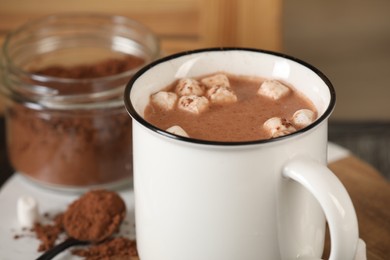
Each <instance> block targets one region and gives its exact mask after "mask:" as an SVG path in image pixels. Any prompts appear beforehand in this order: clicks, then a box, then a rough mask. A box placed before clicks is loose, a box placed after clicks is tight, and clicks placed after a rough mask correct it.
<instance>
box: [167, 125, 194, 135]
mask: <svg viewBox="0 0 390 260" xmlns="http://www.w3.org/2000/svg"><path fill="white" fill-rule="evenodd" d="M167 132H170V133H172V134H175V135H181V136H184V137H189V136H188V134H187V133H186V131H184V129H183V128H181V127H180V126H178V125H174V126H171V127H170V128H168V129H167Z"/></svg>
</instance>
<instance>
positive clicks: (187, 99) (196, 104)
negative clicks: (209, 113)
mask: <svg viewBox="0 0 390 260" xmlns="http://www.w3.org/2000/svg"><path fill="white" fill-rule="evenodd" d="M208 107H209V100H208V99H207V98H206V97H203V96H202V97H198V96H195V95H190V96H182V97H180V99H179V103H178V108H179V109H181V110H184V111H187V112H190V113H193V114H200V113H202V112H203V111H205V110H206V109H207V108H208Z"/></svg>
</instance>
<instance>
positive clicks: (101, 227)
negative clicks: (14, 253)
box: [14, 190, 138, 260]
mask: <svg viewBox="0 0 390 260" xmlns="http://www.w3.org/2000/svg"><path fill="white" fill-rule="evenodd" d="M125 214H126V206H125V204H124V202H123V200H122V199H121V197H120V196H119V195H118V194H117V193H115V192H112V191H107V190H92V191H89V192H87V193H85V194H84V195H83V196H81V197H80V198H79V199H77V200H75V201H74V202H72V203H71V204H70V205H69V206H68V208H67V210H66V211H65V212H61V213H59V214H57V215H54V216H53V217H50V216H49V215H48V214H45V218H46V219H51V223H49V224H41V223H36V224H35V225H34V227H33V228H32V229H31V231H32V232H34V233H35V235H36V238H37V239H39V240H40V245H39V247H38V249H37V251H38V252H44V251H47V250H49V249H51V248H52V247H54V246H55V245H56V242H60V241H59V240H62V239H67V238H68V237H69V236H70V237H73V238H76V239H80V240H86V241H92V242H93V243H92V244H91V245H90V246H86V247H80V248H77V249H74V250H72V251H71V252H72V254H74V255H77V256H81V257H84V258H85V259H87V260H95V259H96V260H97V259H107V260H109V259H110V260H113V259H123V260H124V259H137V258H134V257H137V255H138V253H137V249H136V242H135V240H132V239H129V238H125V237H114V236H113V235H115V233H117V232H118V231H119V228H120V224H121V223H122V221H123V219H124V217H125ZM61 236H62V238H61V239H59V238H60V237H61ZM22 237H23V235H15V237H14V238H15V239H20V238H22Z"/></svg>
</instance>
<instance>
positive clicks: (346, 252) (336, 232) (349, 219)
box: [283, 158, 359, 260]
mask: <svg viewBox="0 0 390 260" xmlns="http://www.w3.org/2000/svg"><path fill="white" fill-rule="evenodd" d="M283 176H284V177H287V178H290V179H292V180H294V181H296V182H298V183H300V184H301V185H303V186H304V187H305V188H306V189H307V190H308V191H309V192H310V193H311V194H312V195H313V196H314V197H315V198H316V200H317V201H318V202H319V204H320V206H321V208H322V210H323V211H324V213H325V217H326V219H327V222H328V225H329V232H330V239H331V252H330V256H329V260H340V259H344V260H353V259H355V254H356V250H357V245H358V240H359V231H358V223H357V217H356V212H355V209H354V207H353V205H352V201H351V198H350V197H349V195H348V193H347V191H346V189H345V187H344V186H343V184H342V183H341V182H340V180H339V179H338V178H337V177H336V176H335V175H334V174H333V172H332V171H331V170H329V169H328V168H327V167H326V166H325V165H323V164H321V163H319V162H317V161H314V160H312V159H309V158H294V159H293V160H291V161H290V162H288V163H287V164H286V165H285V167H284V169H283Z"/></svg>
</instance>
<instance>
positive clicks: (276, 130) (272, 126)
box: [263, 117, 296, 137]
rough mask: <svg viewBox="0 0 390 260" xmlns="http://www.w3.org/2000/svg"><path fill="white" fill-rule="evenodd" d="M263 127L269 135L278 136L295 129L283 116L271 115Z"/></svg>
mask: <svg viewBox="0 0 390 260" xmlns="http://www.w3.org/2000/svg"><path fill="white" fill-rule="evenodd" d="M263 127H264V128H265V129H266V130H267V131H268V132H269V135H270V137H279V136H283V135H287V134H291V133H293V132H295V131H296V129H295V127H294V126H293V125H292V124H291V123H290V122H289V121H288V120H287V119H284V118H280V117H272V118H270V119H268V120H267V121H265V122H264V125H263Z"/></svg>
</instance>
